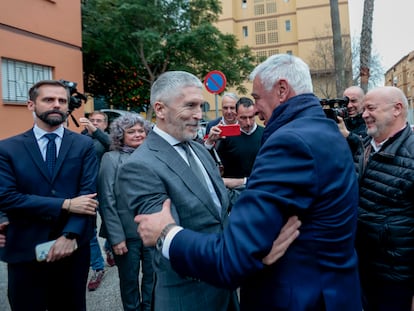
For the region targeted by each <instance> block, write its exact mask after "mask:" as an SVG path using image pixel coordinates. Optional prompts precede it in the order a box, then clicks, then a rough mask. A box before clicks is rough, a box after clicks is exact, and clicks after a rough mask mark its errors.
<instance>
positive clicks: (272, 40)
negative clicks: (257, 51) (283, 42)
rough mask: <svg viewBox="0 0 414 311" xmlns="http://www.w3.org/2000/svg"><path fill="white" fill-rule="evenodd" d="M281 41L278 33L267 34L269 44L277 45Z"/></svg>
mask: <svg viewBox="0 0 414 311" xmlns="http://www.w3.org/2000/svg"><path fill="white" fill-rule="evenodd" d="M278 41H279V38H278V35H277V32H269V33H268V34H267V42H269V43H277V42H278Z"/></svg>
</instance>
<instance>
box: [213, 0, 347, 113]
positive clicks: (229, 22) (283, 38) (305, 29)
mask: <svg viewBox="0 0 414 311" xmlns="http://www.w3.org/2000/svg"><path fill="white" fill-rule="evenodd" d="M329 2H330V1H329V0H232V1H228V0H222V1H221V5H222V8H223V11H222V14H221V16H220V18H219V21H218V22H217V25H216V26H217V27H218V29H220V31H221V32H223V33H231V34H234V35H235V36H236V37H237V38H238V42H239V45H240V46H244V45H247V46H249V47H250V48H251V49H252V51H253V53H254V55H256V56H257V57H259V60H260V59H262V60H263V59H266V58H267V57H269V56H271V55H273V54H278V53H288V54H293V55H295V56H298V57H300V58H302V59H303V60H304V61H305V62H306V63H307V64H308V65H309V67H310V69H311V73H312V78H313V83H314V91H315V94H316V95H317V96H319V97H320V98H335V97H336V96H337V94H336V93H337V92H336V82H335V78H334V61H333V47H332V46H333V44H332V42H333V37H332V27H331V15H330V14H331V13H330V3H329ZM338 2H339V15H340V25H341V32H342V43H343V48H344V61H345V73H346V77H345V79H346V81H349V83H351V82H350V81H351V77H352V59H351V42H350V27H349V10H348V1H347V0H339V1H338ZM248 89H251V88H249V87H248ZM212 106H213V105H212Z"/></svg>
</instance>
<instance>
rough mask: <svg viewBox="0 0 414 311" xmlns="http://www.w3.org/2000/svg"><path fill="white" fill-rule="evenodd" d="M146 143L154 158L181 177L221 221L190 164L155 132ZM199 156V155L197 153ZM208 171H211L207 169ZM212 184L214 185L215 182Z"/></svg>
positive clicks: (188, 187) (212, 202) (208, 194)
mask: <svg viewBox="0 0 414 311" xmlns="http://www.w3.org/2000/svg"><path fill="white" fill-rule="evenodd" d="M146 143H147V144H148V148H149V149H150V150H152V151H153V152H154V156H155V157H157V158H158V159H159V160H160V161H161V162H163V163H164V164H165V165H167V166H168V167H169V168H170V170H171V171H173V172H174V173H175V174H176V175H177V176H179V177H180V179H181V180H182V182H183V183H184V185H185V186H186V187H187V189H188V191H190V192H191V193H193V195H194V196H196V197H197V198H198V199H199V200H200V202H201V203H202V204H203V205H204V206H205V207H206V208H207V209H208V210H209V211H210V212H211V213H212V214H213V215H214V217H216V218H218V219H220V215H219V213H218V211H217V208H216V207H215V204H214V201H213V199H212V198H211V195H210V193H209V192H207V191H206V190H205V189H204V187H198V186H197V185H199V184H200V181H199V180H198V179H197V177H196V176H195V175H194V173H193V172H192V170H191V168H190V167H189V166H188V164H187V163H186V162H185V161H184V160H183V158H182V157H181V156H180V155H179V154H178V152H177V151H176V150H175V149H174V147H173V146H171V145H170V144H169V143H168V142H167V141H166V140H164V139H163V138H162V137H161V136H159V135H158V134H156V133H154V132H150V134H149V135H148V137H147V139H146ZM197 155H199V153H197ZM203 160H204V159H203V158H201V161H203ZM206 170H207V171H208V170H209V169H208V168H207V167H206ZM212 182H213V184H214V181H213V180H212ZM219 198H220V195H219Z"/></svg>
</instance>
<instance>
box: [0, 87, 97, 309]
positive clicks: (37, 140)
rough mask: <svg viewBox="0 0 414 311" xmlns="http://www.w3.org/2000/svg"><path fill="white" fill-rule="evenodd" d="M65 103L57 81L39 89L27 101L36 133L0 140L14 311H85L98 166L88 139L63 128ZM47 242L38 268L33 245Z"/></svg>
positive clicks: (1, 205) (0, 205) (0, 187)
mask: <svg viewBox="0 0 414 311" xmlns="http://www.w3.org/2000/svg"><path fill="white" fill-rule="evenodd" d="M69 100H70V94H69V90H68V89H67V88H66V86H65V85H64V84H62V83H61V82H59V81H55V80H45V81H39V82H37V83H36V84H35V85H34V86H32V88H31V89H30V90H29V100H28V109H29V110H30V111H32V113H33V115H34V123H35V124H34V127H33V128H31V129H30V130H28V131H26V132H25V133H22V134H19V135H17V136H14V137H11V138H8V139H5V140H3V141H0V180H1V183H0V213H4V214H6V216H7V217H8V220H9V224H8V228H7V235H6V245H5V247H4V249H3V250H4V253H3V255H2V259H3V260H4V261H6V262H7V263H8V298H9V302H10V306H11V308H12V310H16V311H20V310H21V311H26V310H36V311H37V310H39V311H40V310H41V311H43V310H49V311H53V310H71V311H75V310H76V311H78V310H86V302H85V288H86V281H87V276H88V270H89V256H90V254H89V241H90V239H91V237H92V235H93V224H94V221H95V215H96V208H97V201H96V200H95V196H96V193H95V192H96V176H97V169H98V165H97V160H96V155H95V150H94V147H93V143H92V140H91V139H90V138H89V137H86V136H84V135H80V134H77V133H74V132H72V131H70V130H68V129H66V128H65V127H64V123H65V121H66V118H67V115H68V111H69ZM48 241H54V242H52V246H51V248H50V250H49V252H48V254H47V256H46V258H45V260H44V261H41V262H40V261H37V260H36V254H35V248H36V246H37V245H39V244H41V243H44V242H48Z"/></svg>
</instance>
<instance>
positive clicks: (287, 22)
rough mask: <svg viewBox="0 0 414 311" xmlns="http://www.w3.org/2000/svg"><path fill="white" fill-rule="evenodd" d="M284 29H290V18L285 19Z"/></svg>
mask: <svg viewBox="0 0 414 311" xmlns="http://www.w3.org/2000/svg"><path fill="white" fill-rule="evenodd" d="M285 29H286V31H290V30H291V26H290V20H289V19H288V20H286V21H285Z"/></svg>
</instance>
